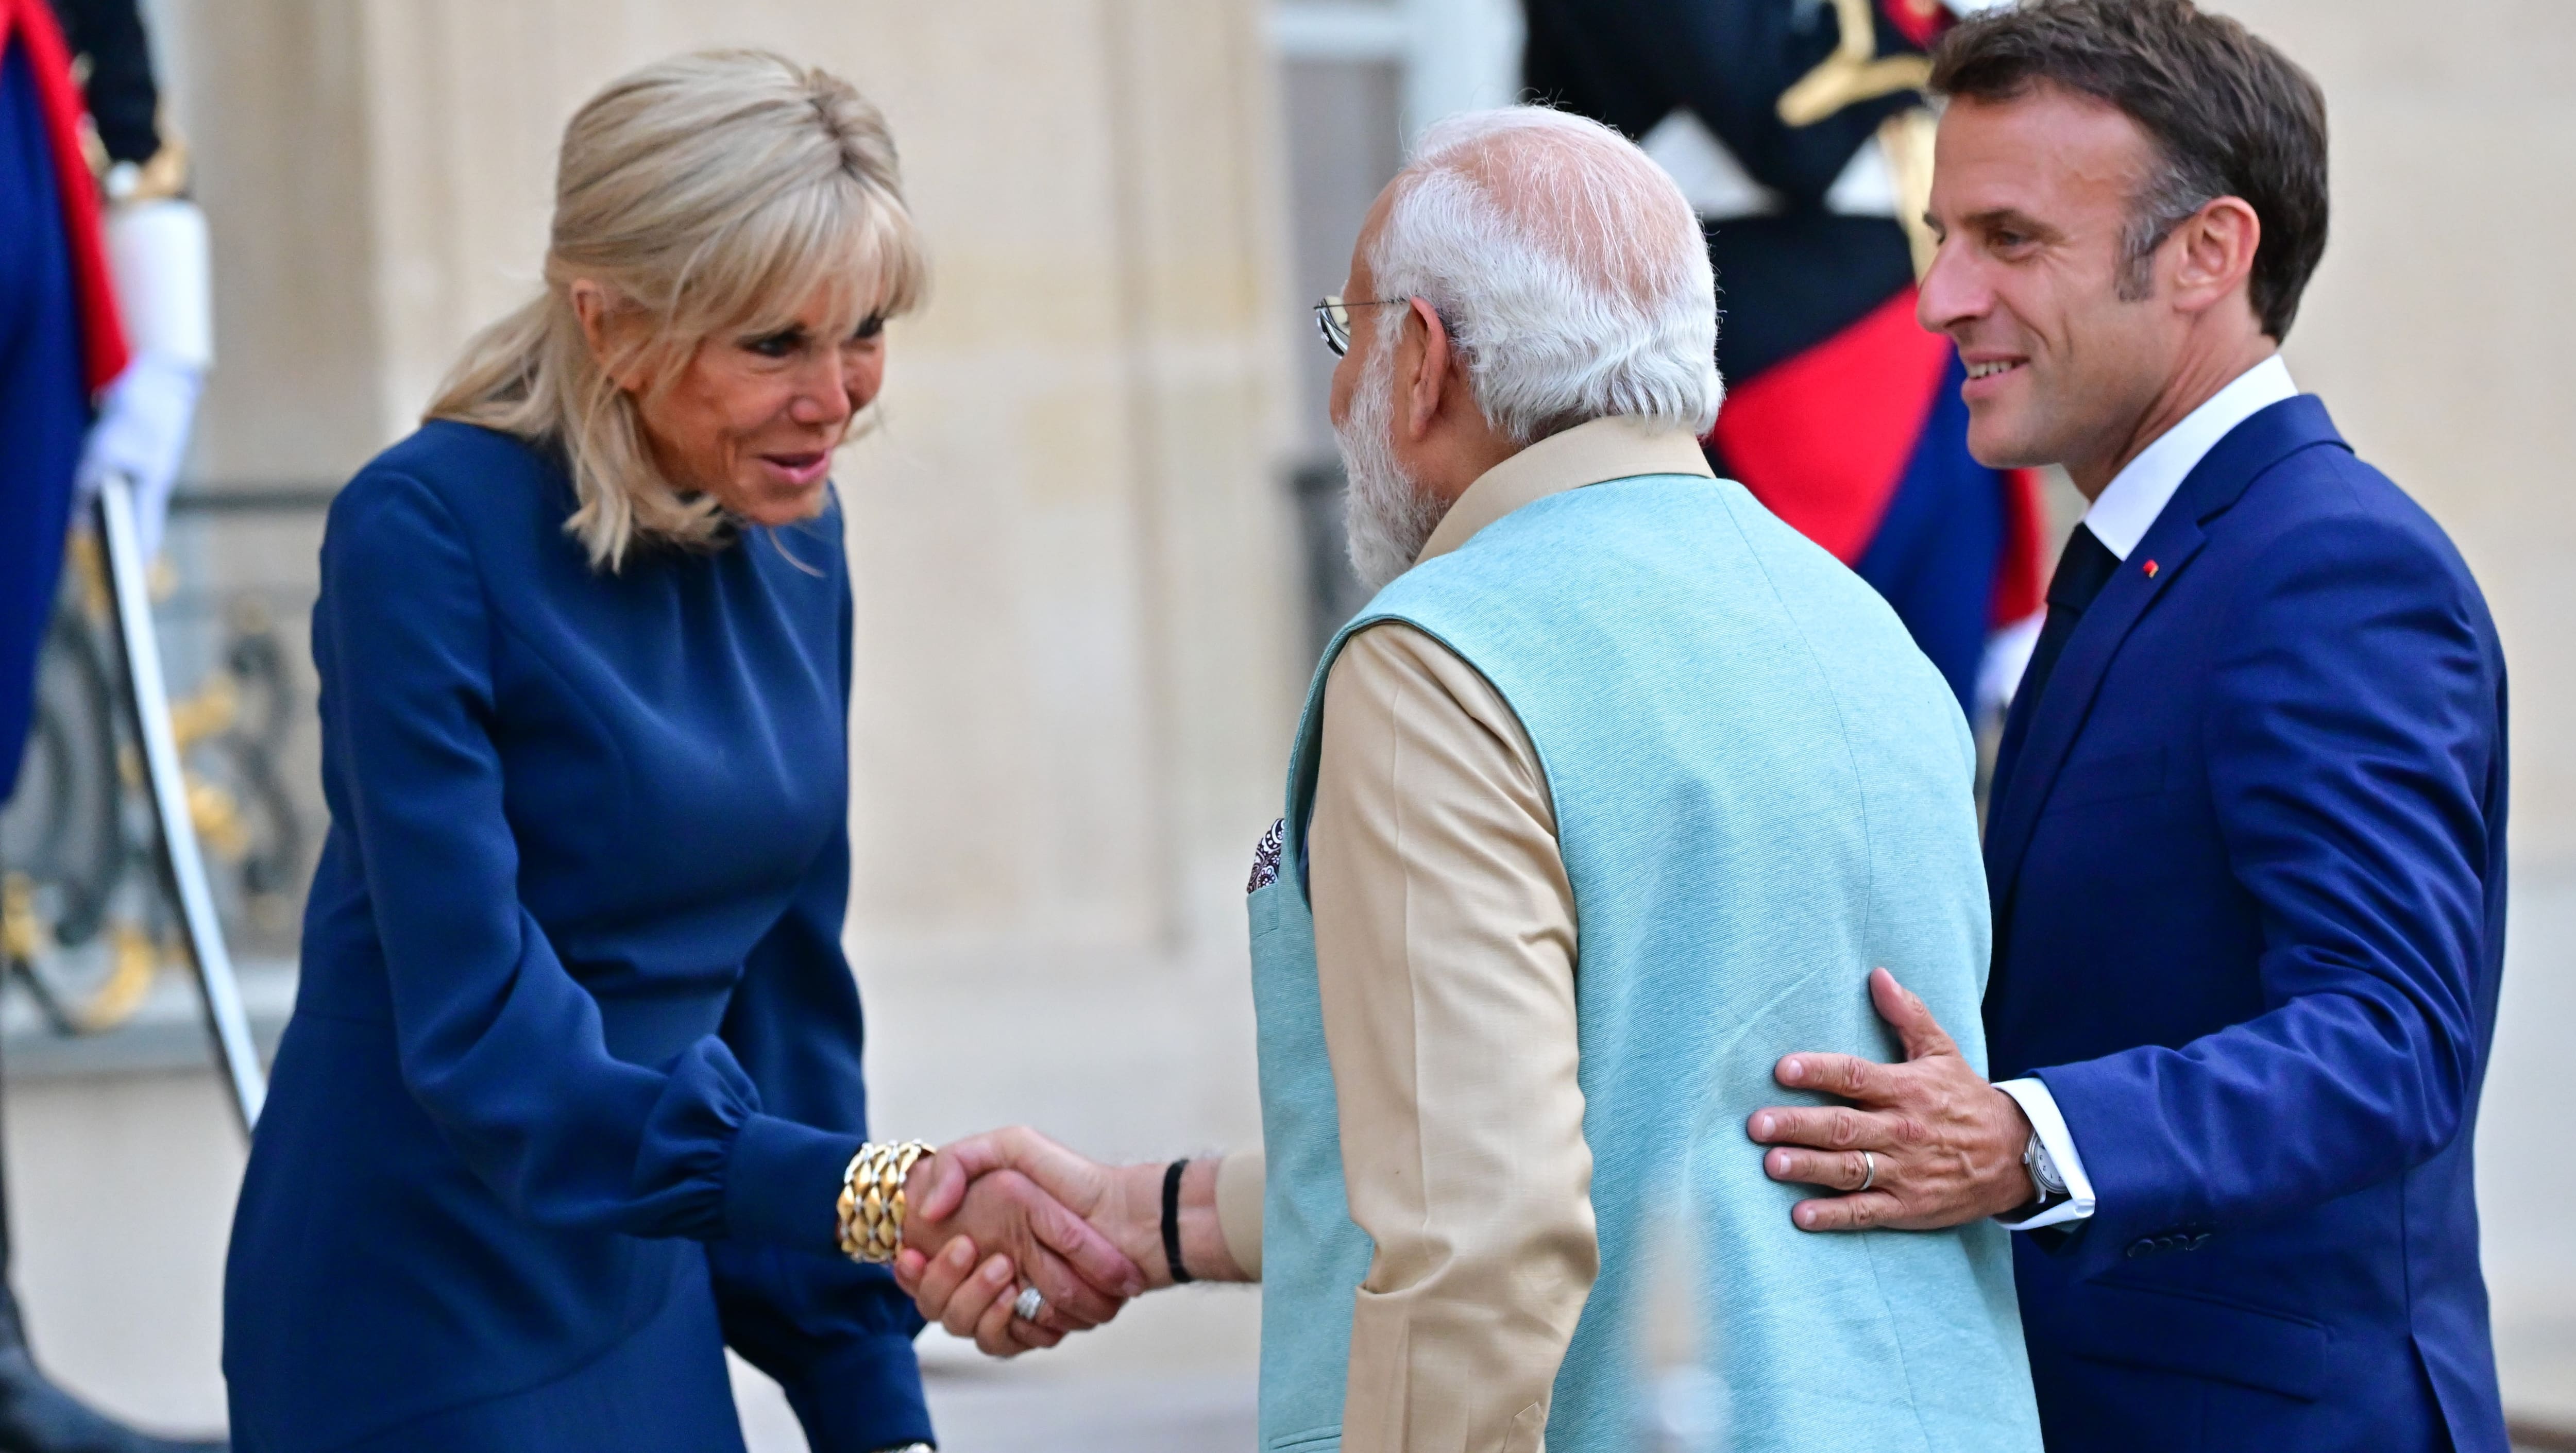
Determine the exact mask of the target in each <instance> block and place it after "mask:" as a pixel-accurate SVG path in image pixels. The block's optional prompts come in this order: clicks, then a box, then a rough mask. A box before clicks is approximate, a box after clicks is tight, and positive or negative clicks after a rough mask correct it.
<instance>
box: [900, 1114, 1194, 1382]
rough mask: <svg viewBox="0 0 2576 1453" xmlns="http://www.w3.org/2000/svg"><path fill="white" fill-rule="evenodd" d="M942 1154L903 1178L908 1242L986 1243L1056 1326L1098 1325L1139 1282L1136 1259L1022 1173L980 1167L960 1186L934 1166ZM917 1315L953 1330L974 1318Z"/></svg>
mask: <svg viewBox="0 0 2576 1453" xmlns="http://www.w3.org/2000/svg"><path fill="white" fill-rule="evenodd" d="M947 1158H948V1152H946V1151H944V1150H943V1151H942V1152H940V1153H939V1154H938V1155H934V1156H931V1157H929V1158H928V1159H925V1160H923V1161H921V1162H920V1163H919V1164H917V1165H915V1166H914V1167H913V1170H912V1173H911V1175H910V1176H909V1177H908V1178H907V1180H906V1183H905V1192H904V1195H905V1203H906V1205H907V1206H908V1208H909V1210H908V1212H907V1214H906V1217H905V1221H904V1242H905V1246H906V1248H907V1250H909V1251H912V1252H915V1253H918V1254H920V1255H923V1256H930V1255H935V1254H937V1253H939V1252H941V1251H943V1250H945V1249H947V1248H948V1247H949V1246H950V1244H951V1243H953V1242H959V1241H962V1242H964V1243H965V1245H966V1246H967V1248H968V1250H967V1251H966V1253H965V1254H966V1255H967V1256H969V1257H971V1256H972V1255H973V1253H974V1249H975V1248H978V1247H980V1248H983V1249H984V1250H986V1251H989V1252H990V1253H992V1255H993V1258H994V1259H996V1260H1000V1261H1004V1262H1006V1263H1008V1266H1007V1268H1006V1270H1005V1272H1004V1275H1005V1276H1006V1277H1007V1276H1012V1275H1014V1274H1015V1275H1016V1276H1017V1278H1018V1279H1019V1280H1022V1281H1025V1282H1026V1283H1027V1284H1028V1285H1030V1286H1034V1287H1036V1288H1037V1289H1038V1293H1039V1295H1040V1296H1042V1297H1044V1298H1045V1299H1046V1308H1045V1310H1044V1311H1043V1312H1041V1313H1040V1314H1039V1315H1040V1323H1041V1325H1042V1326H1043V1327H1044V1328H1046V1329H1047V1330H1050V1331H1053V1332H1057V1333H1062V1332H1066V1331H1079V1330H1082V1329H1084V1328H1088V1327H1095V1326H1098V1325H1099V1324H1101V1323H1103V1322H1106V1321H1108V1320H1109V1319H1110V1318H1112V1317H1115V1316H1116V1315H1118V1309H1119V1307H1120V1306H1121V1305H1122V1304H1123V1303H1125V1301H1126V1300H1127V1299H1128V1298H1129V1297H1132V1296H1134V1295H1136V1294H1137V1293H1138V1292H1141V1291H1143V1290H1144V1289H1145V1285H1146V1278H1145V1274H1144V1272H1143V1271H1142V1270H1140V1269H1139V1268H1138V1266H1137V1265H1136V1263H1135V1262H1133V1261H1132V1260H1130V1259H1129V1258H1128V1256H1127V1255H1126V1254H1125V1253H1124V1252H1122V1251H1121V1250H1120V1248H1119V1247H1118V1246H1116V1245H1114V1244H1113V1243H1112V1242H1111V1241H1110V1240H1109V1239H1108V1238H1106V1237H1104V1236H1102V1235H1101V1234H1100V1232H1099V1231H1097V1230H1095V1229H1094V1228H1093V1227H1092V1226H1091V1225H1090V1224H1089V1223H1088V1222H1086V1221H1085V1220H1084V1219H1083V1218H1082V1217H1081V1216H1080V1215H1079V1214H1077V1213H1075V1212H1074V1211H1072V1210H1069V1209H1067V1208H1066V1207H1065V1205H1064V1204H1063V1203H1062V1202H1061V1201H1059V1200H1058V1199H1057V1198H1056V1197H1054V1196H1051V1195H1049V1194H1047V1193H1046V1192H1045V1191H1044V1190H1042V1189H1040V1188H1039V1186H1038V1185H1037V1184H1036V1183H1035V1182H1034V1181H1032V1180H1031V1179H1030V1178H1029V1177H1027V1176H1025V1175H1022V1174H1020V1173H1019V1172H1017V1171H1009V1170H1004V1171H999V1172H993V1173H987V1174H983V1175H979V1176H976V1177H974V1179H973V1182H972V1184H971V1185H966V1186H965V1187H964V1188H963V1193H962V1194H959V1193H956V1192H955V1191H954V1190H953V1189H952V1188H950V1187H949V1186H947V1185H946V1183H945V1181H944V1180H943V1178H942V1176H941V1174H940V1170H939V1166H940V1162H941V1161H943V1160H946V1159H947ZM959 1179H960V1180H961V1181H962V1180H963V1179H964V1178H963V1177H959ZM907 1290H910V1288H907ZM1007 1300H1008V1299H1006V1301H1007ZM1005 1310H1006V1311H1007V1310H1008V1308H1007V1306H1006V1307H1005ZM924 1315H925V1316H930V1317H933V1318H935V1319H936V1320H938V1321H939V1322H940V1323H941V1325H943V1326H946V1327H948V1328H949V1329H950V1330H951V1331H954V1332H956V1333H958V1335H960V1336H966V1335H970V1334H971V1333H972V1331H973V1329H974V1326H975V1323H974V1322H973V1321H968V1320H965V1319H963V1318H961V1317H958V1316H955V1315H951V1314H948V1313H947V1312H946V1311H945V1310H944V1309H943V1310H933V1309H931V1308H929V1307H925V1308H924ZM978 1319H979V1320H980V1308H979V1318H978ZM979 1340H982V1339H979ZM985 1350H986V1351H988V1352H989V1351H995V1350H996V1349H995V1347H994V1346H991V1345H988V1346H986V1348H985ZM1014 1350H1017V1349H1014ZM997 1355H1004V1354H999V1353H997Z"/></svg>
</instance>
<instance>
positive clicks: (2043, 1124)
mask: <svg viewBox="0 0 2576 1453" xmlns="http://www.w3.org/2000/svg"><path fill="white" fill-rule="evenodd" d="M1995 1088H1996V1089H1998V1090H2001V1091H2003V1092H2004V1093H2005V1094H2007V1095H2010V1096H2012V1097H2013V1103H2015V1104H2017V1105H2019V1106H2021V1113H2022V1114H2024V1115H2027V1116H2029V1117H2030V1128H2031V1129H2032V1130H2034V1131H2036V1132H2037V1133H2038V1135H2039V1144H2040V1148H2041V1149H2043V1150H2045V1151H2047V1152H2048V1158H2049V1159H2050V1160H2051V1161H2054V1162H2056V1165H2057V1174H2058V1175H2059V1177H2060V1178H2062V1179H2063V1180H2064V1181H2065V1182H2066V1199H2065V1200H2063V1201H2060V1202H2058V1203H2057V1204H2055V1205H2053V1206H2050V1207H2048V1208H2047V1209H2046V1210H2043V1211H2037V1212H2034V1213H2032V1214H2031V1215H2029V1216H2027V1217H2023V1218H2020V1219H2016V1218H2014V1217H2011V1216H1997V1217H1996V1218H1995V1221H1996V1223H1997V1224H1999V1225H2001V1226H2002V1227H2003V1228H2004V1229H2005V1230H2007V1231H2036V1230H2038V1229H2040V1228H2041V1227H2043V1226H2063V1225H2069V1224H2071V1223H2073V1222H2077V1221H2084V1220H2089V1219H2091V1218H2092V1215H2093V1205H2094V1201H2093V1178H2092V1177H2090V1176H2088V1175H2086V1174H2085V1173H2084V1157H2082V1156H2080V1155H2078V1154H2076V1153H2075V1137H2074V1135H2073V1134H2072V1133H2070V1132H2069V1131H2068V1130H2067V1128H2066V1117H2065V1116H2063V1115H2061V1114H2059V1113H2058V1112H2057V1097H2056V1096H2055V1095H2052V1094H2050V1093H2049V1092H2048V1086H2047V1085H2046V1084H2044V1083H2042V1082H2041V1081H2039V1080H2037V1079H2024V1080H2005V1081H2003V1082H2002V1083H2001V1084H1998V1085H1996V1086H1995Z"/></svg>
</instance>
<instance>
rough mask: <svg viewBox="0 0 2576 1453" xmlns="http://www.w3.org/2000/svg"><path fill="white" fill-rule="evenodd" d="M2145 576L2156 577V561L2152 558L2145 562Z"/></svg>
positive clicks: (2150, 578) (2151, 578)
mask: <svg viewBox="0 0 2576 1453" xmlns="http://www.w3.org/2000/svg"><path fill="white" fill-rule="evenodd" d="M2147 578H2148V579H2149V580H2153V579H2155V578H2156V562H2154V561H2153V560H2150V561H2148V562H2147Z"/></svg>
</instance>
